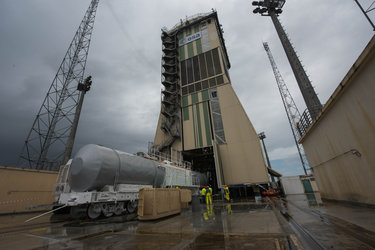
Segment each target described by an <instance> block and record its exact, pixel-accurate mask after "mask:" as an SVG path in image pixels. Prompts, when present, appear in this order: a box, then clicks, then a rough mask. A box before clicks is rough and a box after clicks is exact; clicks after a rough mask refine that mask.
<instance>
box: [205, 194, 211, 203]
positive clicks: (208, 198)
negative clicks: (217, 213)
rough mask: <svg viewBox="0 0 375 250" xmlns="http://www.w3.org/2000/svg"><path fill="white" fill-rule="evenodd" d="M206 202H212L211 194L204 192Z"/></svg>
mask: <svg viewBox="0 0 375 250" xmlns="http://www.w3.org/2000/svg"><path fill="white" fill-rule="evenodd" d="M206 204H207V205H210V204H212V199H211V194H206Z"/></svg>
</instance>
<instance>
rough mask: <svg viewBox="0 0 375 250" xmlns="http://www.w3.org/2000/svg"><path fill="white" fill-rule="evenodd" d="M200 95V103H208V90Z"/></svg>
mask: <svg viewBox="0 0 375 250" xmlns="http://www.w3.org/2000/svg"><path fill="white" fill-rule="evenodd" d="M201 93H202V101H208V100H209V99H210V96H209V95H208V89H207V90H204V91H202V92H201Z"/></svg>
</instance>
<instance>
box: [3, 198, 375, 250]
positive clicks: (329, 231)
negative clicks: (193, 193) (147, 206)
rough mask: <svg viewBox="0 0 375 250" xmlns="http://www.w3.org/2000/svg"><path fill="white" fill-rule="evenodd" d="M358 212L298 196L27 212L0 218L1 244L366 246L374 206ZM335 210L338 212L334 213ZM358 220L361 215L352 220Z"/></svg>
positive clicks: (368, 245)
mask: <svg viewBox="0 0 375 250" xmlns="http://www.w3.org/2000/svg"><path fill="white" fill-rule="evenodd" d="M271 201H272V202H271ZM279 209H280V210H281V212H280V210H279ZM335 209H336V210H335ZM361 209H362V208H360V212H361V213H363V214H367V215H369V218H371V219H368V220H367V222H361V223H362V224H361V223H353V222H355V221H353V220H352V221H348V220H345V214H346V213H348V214H350V213H352V214H356V210H355V208H354V209H349V210H348V209H347V210H345V208H344V209H343V208H341V207H340V206H339V207H338V208H337V207H335V206H328V205H327V206H322V207H309V206H308V205H305V204H304V203H303V199H297V200H293V199H292V200H289V201H288V200H281V199H277V198H273V199H272V200H271V199H270V200H264V202H263V203H261V204H259V203H258V204H257V203H255V202H245V203H232V204H226V203H221V202H216V203H215V204H214V205H213V206H206V205H201V207H200V211H198V212H194V213H193V212H192V210H191V209H186V210H183V212H182V213H181V214H180V215H175V216H171V217H168V218H164V219H159V220H156V221H137V220H136V218H135V216H134V215H127V216H118V217H112V218H105V219H100V220H97V221H66V219H67V217H65V218H64V216H56V215H54V216H50V215H49V216H45V217H42V218H39V219H37V220H35V221H33V222H32V223H29V224H28V223H23V221H24V220H26V219H27V218H30V217H33V215H31V214H27V215H17V216H1V217H0V233H1V234H0V249H40V248H43V249H314V248H316V246H320V247H322V248H323V249H324V248H332V249H371V248H372V247H374V246H375V245H372V244H373V243H374V240H375V233H374V231H373V229H372V227H373V225H374V224H375V223H374V221H372V220H373V219H374V216H375V215H374V209H370V208H363V209H364V210H361ZM335 211H339V213H340V212H341V214H342V215H340V216H337V217H335V216H334V215H333V213H334V212H335ZM342 211H346V213H344V212H342ZM282 212H284V213H287V214H288V215H289V216H290V218H288V217H287V216H285V215H284V216H283V213H282ZM347 216H349V215H347ZM349 217H350V216H349ZM356 217H357V220H360V219H361V218H362V217H361V216H359V215H357V216H353V217H352V218H351V219H353V218H356ZM50 220H52V221H50ZM345 223H346V224H345ZM366 223H367V224H371V225H369V226H368V227H366V225H365V224H366ZM298 227H301V228H302V230H301V228H298ZM304 230H305V231H306V232H307V235H308V236H309V237H313V240H316V241H317V242H318V245H314V242H311V239H310V240H309V238H308V237H307V236H306V234H305V233H304ZM352 230H356V231H357V232H356V233H352Z"/></svg>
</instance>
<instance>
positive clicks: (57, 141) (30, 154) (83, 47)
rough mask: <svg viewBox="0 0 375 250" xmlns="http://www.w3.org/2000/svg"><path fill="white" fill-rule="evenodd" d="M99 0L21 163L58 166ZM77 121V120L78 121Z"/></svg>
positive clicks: (87, 15)
mask: <svg viewBox="0 0 375 250" xmlns="http://www.w3.org/2000/svg"><path fill="white" fill-rule="evenodd" d="M98 2H99V0H92V1H91V3H90V6H89V8H88V9H87V11H86V13H85V16H84V18H83V20H82V22H81V24H80V26H79V27H78V30H77V32H76V33H75V35H74V37H73V40H72V42H71V43H70V46H69V48H68V51H67V52H66V54H65V57H64V59H63V61H62V63H61V65H60V68H59V69H58V71H57V73H56V76H55V78H54V79H53V81H52V84H51V86H50V88H49V90H48V93H47V95H46V97H45V99H44V101H43V104H42V106H41V108H40V110H39V112H38V114H37V116H36V118H35V120H34V123H33V126H32V128H31V130H30V132H29V134H28V136H27V138H26V140H25V144H24V146H23V148H22V151H21V154H20V157H19V160H18V164H17V165H18V166H19V167H24V168H32V169H44V170H58V169H59V166H60V165H61V163H62V158H63V156H64V152H65V151H66V146H67V140H68V138H69V136H70V134H71V130H72V128H73V124H74V120H77V119H75V118H74V117H75V113H76V112H77V106H79V102H80V101H79V100H83V97H82V98H81V96H82V95H84V94H85V92H86V91H82V89H81V90H80V89H79V88H78V85H79V84H82V83H83V77H84V73H85V68H86V60H87V55H88V51H89V47H90V41H91V34H92V31H93V27H94V20H95V14H96V10H97V7H98ZM77 122H78V121H77Z"/></svg>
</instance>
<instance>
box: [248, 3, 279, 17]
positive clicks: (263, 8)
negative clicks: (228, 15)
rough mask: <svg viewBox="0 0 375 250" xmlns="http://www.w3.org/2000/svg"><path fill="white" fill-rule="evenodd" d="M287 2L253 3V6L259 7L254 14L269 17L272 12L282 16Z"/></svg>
mask: <svg viewBox="0 0 375 250" xmlns="http://www.w3.org/2000/svg"><path fill="white" fill-rule="evenodd" d="M284 4H285V0H265V1H259V2H258V1H253V2H252V5H253V6H258V7H257V8H255V9H254V10H253V13H254V14H257V13H259V14H261V15H262V16H269V15H270V12H273V13H275V14H281V12H282V10H281V8H282V7H283V6H284Z"/></svg>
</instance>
